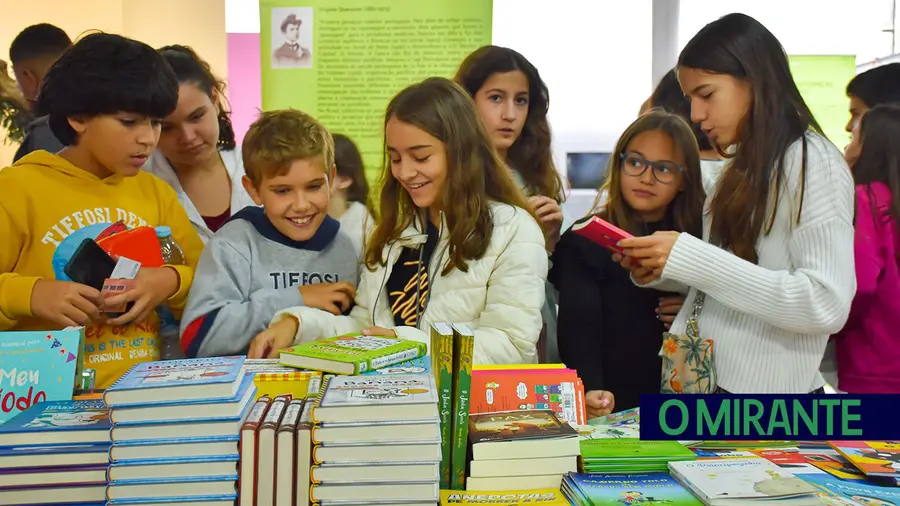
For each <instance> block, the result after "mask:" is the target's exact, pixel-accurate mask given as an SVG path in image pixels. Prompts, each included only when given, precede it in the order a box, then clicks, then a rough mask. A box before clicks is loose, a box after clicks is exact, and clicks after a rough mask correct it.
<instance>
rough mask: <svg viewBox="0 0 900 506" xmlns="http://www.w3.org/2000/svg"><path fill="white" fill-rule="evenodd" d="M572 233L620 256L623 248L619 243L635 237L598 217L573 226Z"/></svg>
mask: <svg viewBox="0 0 900 506" xmlns="http://www.w3.org/2000/svg"><path fill="white" fill-rule="evenodd" d="M572 231H573V232H575V233H576V234H578V235H580V236H582V237H585V238H587V239H590V240H591V241H594V242H595V243H597V244H599V245H600V246H603V247H604V248H606V249H608V250H610V251H612V252H615V253H619V254H621V253H622V248H620V247H619V246H618V243H619V241H621V240H622V239H627V238H629V237H633V236H632V235H631V234H629V233H628V232H626V231H624V230H622V229H621V228H619V227H617V226H615V225H613V224H612V223H610V222H608V221H606V220H603V219H601V218H598V217H597V216H594V217H592V218H591V219H589V220H586V221H583V222H581V223H577V224H575V225H573V226H572Z"/></svg>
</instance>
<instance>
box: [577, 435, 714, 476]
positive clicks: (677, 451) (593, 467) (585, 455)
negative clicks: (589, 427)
mask: <svg viewBox="0 0 900 506" xmlns="http://www.w3.org/2000/svg"><path fill="white" fill-rule="evenodd" d="M696 458H697V455H696V454H695V453H694V452H693V451H691V450H690V449H689V448H687V447H685V446H684V445H683V444H681V443H679V442H678V441H644V440H641V439H626V438H622V439H606V438H601V439H590V440H584V439H582V440H581V459H582V471H583V472H585V473H644V472H655V471H665V470H666V469H667V468H666V466H667V465H668V463H669V462H678V461H683V460H696Z"/></svg>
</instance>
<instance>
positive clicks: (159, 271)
mask: <svg viewBox="0 0 900 506" xmlns="http://www.w3.org/2000/svg"><path fill="white" fill-rule="evenodd" d="M178 282H179V278H178V272H177V271H176V270H175V269H173V268H171V267H141V269H140V270H139V271H138V273H137V277H135V278H134V288H132V289H131V290H128V291H127V292H125V293H122V294H118V295H113V296H112V297H110V298H108V299H106V302H105V304H106V306H107V307H119V306H123V305H126V304H128V303H129V302H134V305H133V306H132V307H131V309H130V310H129V311H128V312H127V313H125V314H123V315H121V316H119V317H117V318H113V319H110V320H108V321H107V323H108V324H110V325H128V324H129V323H132V322H138V323H140V322H142V321H144V320H146V319H147V317H148V316H150V313H152V312H153V311H155V310H156V308H157V307H158V306H159V305H160V304H162V303H163V302H165V301H166V299H168V298H169V297H171V296H172V295H175V292H177V291H178Z"/></svg>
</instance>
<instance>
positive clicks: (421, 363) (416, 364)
mask: <svg viewBox="0 0 900 506" xmlns="http://www.w3.org/2000/svg"><path fill="white" fill-rule="evenodd" d="M430 372H431V356H429V355H425V356H424V357H418V358H414V359H412V360H407V361H405V362H400V363H399V364H394V365H389V366H387V367H384V368H382V369H372V370H369V371H366V372H364V373H362V376H382V375H385V374H428V373H430Z"/></svg>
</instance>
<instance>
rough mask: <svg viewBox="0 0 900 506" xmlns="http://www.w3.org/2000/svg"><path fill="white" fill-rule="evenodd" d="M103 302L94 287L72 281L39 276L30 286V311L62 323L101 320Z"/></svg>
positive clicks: (69, 324) (75, 323)
mask: <svg viewBox="0 0 900 506" xmlns="http://www.w3.org/2000/svg"><path fill="white" fill-rule="evenodd" d="M102 304H103V299H102V298H101V296H100V292H99V291H97V290H96V289H95V288H91V287H90V286H87V285H82V284H80V283H73V282H71V281H53V280H49V279H39V280H37V282H36V283H35V284H34V288H32V290H31V314H32V315H34V316H36V317H37V318H40V319H42V320H47V321H51V322H53V323H56V324H57V325H60V326H61V327H74V326H78V325H87V324H88V323H90V322H92V321H98V320H100V319H101V311H100V307H101V306H102Z"/></svg>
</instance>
